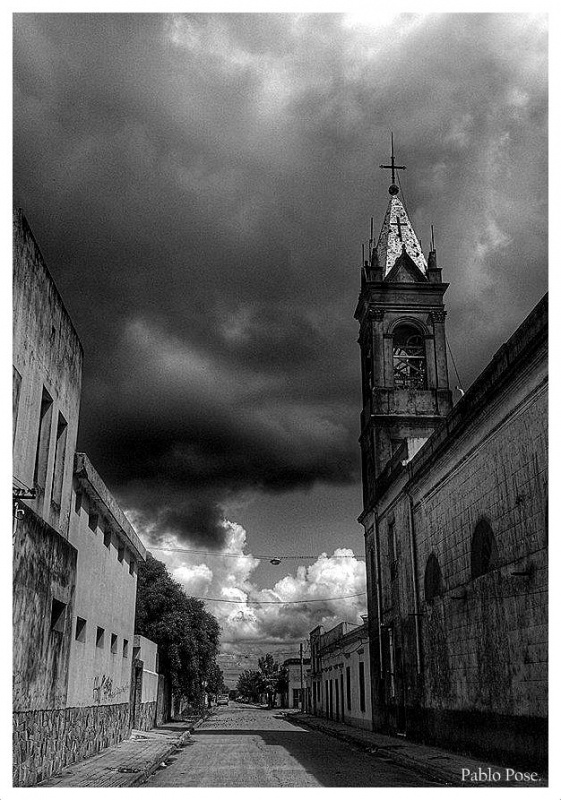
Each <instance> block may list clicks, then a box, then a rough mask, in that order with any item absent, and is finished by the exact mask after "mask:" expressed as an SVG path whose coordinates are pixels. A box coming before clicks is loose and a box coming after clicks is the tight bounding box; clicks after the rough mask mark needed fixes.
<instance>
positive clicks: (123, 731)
mask: <svg viewBox="0 0 561 800" xmlns="http://www.w3.org/2000/svg"><path fill="white" fill-rule="evenodd" d="M129 718H130V714H129V704H128V703H121V704H119V705H110V706H103V705H99V706H90V707H87V708H60V709H49V710H46V711H17V712H15V713H14V715H13V726H14V727H13V785H14V786H34V785H35V784H37V783H39V782H40V781H43V780H46V779H47V778H50V777H51V775H56V774H58V773H59V772H61V770H62V769H64V767H66V766H69V765H70V764H75V763H76V762H77V761H82V760H83V759H84V758H89V757H90V756H93V755H95V754H96V753H99V751H100V750H103V749H104V748H106V747H110V746H111V745H115V744H118V743H119V742H121V741H122V740H123V739H125V738H127V737H128V736H129V734H130V727H129Z"/></svg>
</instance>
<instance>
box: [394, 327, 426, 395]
mask: <svg viewBox="0 0 561 800" xmlns="http://www.w3.org/2000/svg"><path fill="white" fill-rule="evenodd" d="M393 381H394V386H395V387H396V388H398V389H424V388H425V387H426V385H427V384H426V356H425V340H424V338H423V336H422V335H421V334H420V333H419V332H418V331H417V330H416V329H415V328H412V327H410V326H409V325H400V326H399V328H396V329H395V332H394V335H393Z"/></svg>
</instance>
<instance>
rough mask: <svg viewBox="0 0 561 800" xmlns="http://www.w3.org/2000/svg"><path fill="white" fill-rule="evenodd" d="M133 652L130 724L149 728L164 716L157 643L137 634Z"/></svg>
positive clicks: (138, 728) (141, 728) (162, 688)
mask: <svg viewBox="0 0 561 800" xmlns="http://www.w3.org/2000/svg"><path fill="white" fill-rule="evenodd" d="M133 652H134V673H133V691H132V695H131V699H132V703H133V709H132V725H133V726H134V728H136V729H137V730H149V729H150V728H153V727H154V726H155V725H156V720H157V719H158V718H160V720H162V717H163V716H164V708H163V706H162V704H163V701H164V686H163V681H164V679H163V677H162V676H161V675H158V673H157V671H156V670H157V666H158V645H157V644H156V643H155V642H152V641H150V639H146V638H145V637H144V636H139V635H138V634H137V635H135V637H134V650H133Z"/></svg>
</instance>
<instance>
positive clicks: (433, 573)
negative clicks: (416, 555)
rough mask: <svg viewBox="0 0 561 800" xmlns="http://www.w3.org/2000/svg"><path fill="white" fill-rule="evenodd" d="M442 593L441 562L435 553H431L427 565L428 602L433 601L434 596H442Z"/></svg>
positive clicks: (426, 590) (426, 591) (426, 598)
mask: <svg viewBox="0 0 561 800" xmlns="http://www.w3.org/2000/svg"><path fill="white" fill-rule="evenodd" d="M441 594H442V573H441V572H440V564H439V563H438V558H437V557H436V556H435V554H434V553H431V554H430V556H429V557H428V559H427V566H426V567H425V600H426V602H427V603H432V601H433V600H434V598H435V597H440V595H441Z"/></svg>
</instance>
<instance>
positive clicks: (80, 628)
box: [76, 617, 86, 642]
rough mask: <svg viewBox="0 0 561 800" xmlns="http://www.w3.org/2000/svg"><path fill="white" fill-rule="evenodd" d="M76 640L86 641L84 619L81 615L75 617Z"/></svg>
mask: <svg viewBox="0 0 561 800" xmlns="http://www.w3.org/2000/svg"><path fill="white" fill-rule="evenodd" d="M76 641H77V642H85V641H86V620H85V619H82V617H76Z"/></svg>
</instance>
